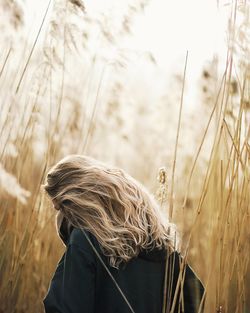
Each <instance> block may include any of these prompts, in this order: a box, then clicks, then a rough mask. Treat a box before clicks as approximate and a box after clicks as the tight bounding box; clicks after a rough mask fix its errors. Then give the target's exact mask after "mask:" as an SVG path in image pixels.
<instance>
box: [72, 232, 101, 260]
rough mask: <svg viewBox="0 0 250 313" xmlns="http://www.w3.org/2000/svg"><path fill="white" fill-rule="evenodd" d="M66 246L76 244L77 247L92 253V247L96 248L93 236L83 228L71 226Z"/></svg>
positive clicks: (92, 254)
mask: <svg viewBox="0 0 250 313" xmlns="http://www.w3.org/2000/svg"><path fill="white" fill-rule="evenodd" d="M67 245H68V246H72V245H73V246H77V247H78V249H80V250H82V251H84V252H86V253H88V254H89V255H91V256H93V257H94V256H95V255H94V248H96V240H95V238H94V236H93V235H92V234H91V232H90V231H88V230H87V229H85V228H77V227H73V229H72V231H71V233H70V237H69V240H68V244H67Z"/></svg>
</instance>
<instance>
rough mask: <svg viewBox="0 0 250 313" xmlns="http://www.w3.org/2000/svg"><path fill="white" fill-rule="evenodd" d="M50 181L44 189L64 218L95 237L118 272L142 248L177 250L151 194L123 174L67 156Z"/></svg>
mask: <svg viewBox="0 0 250 313" xmlns="http://www.w3.org/2000/svg"><path fill="white" fill-rule="evenodd" d="M46 179H47V181H46V184H45V185H44V189H45V191H46V193H47V194H48V195H49V197H50V198H51V200H53V202H54V203H56V208H57V209H59V210H60V214H62V216H63V217H64V218H65V219H66V220H67V221H68V222H69V223H70V224H71V225H72V226H75V227H80V228H81V227H82V228H84V229H86V230H88V231H90V232H91V233H92V234H93V235H94V236H95V237H96V238H97V240H98V241H99V243H100V247H101V249H102V251H103V253H104V254H105V255H106V256H107V257H108V258H109V261H110V265H111V266H113V267H117V268H118V266H119V264H120V263H121V262H123V261H124V262H127V261H128V260H130V259H131V258H132V257H135V256H137V255H138V253H139V252H140V250H141V249H154V248H159V249H161V248H170V249H174V246H175V240H176V238H175V227H174V225H173V224H171V223H169V221H168V219H167V217H166V215H165V214H164V213H163V212H162V211H161V209H160V208H159V206H158V204H157V202H156V201H155V199H154V197H153V196H152V195H151V194H150V193H149V192H148V191H147V189H146V188H145V187H144V186H143V185H142V184H140V183H139V182H138V181H137V180H135V179H134V178H133V177H131V176H130V175H129V174H127V173H126V172H125V171H124V170H122V169H120V168H117V167H111V166H109V165H107V164H104V163H102V162H100V161H98V160H96V159H94V158H91V157H89V156H85V155H69V156H67V157H65V158H63V159H62V160H60V161H59V162H58V163H57V164H55V165H54V166H53V167H52V168H51V169H50V170H49V172H48V174H47V178H46ZM61 220H62V219H61Z"/></svg>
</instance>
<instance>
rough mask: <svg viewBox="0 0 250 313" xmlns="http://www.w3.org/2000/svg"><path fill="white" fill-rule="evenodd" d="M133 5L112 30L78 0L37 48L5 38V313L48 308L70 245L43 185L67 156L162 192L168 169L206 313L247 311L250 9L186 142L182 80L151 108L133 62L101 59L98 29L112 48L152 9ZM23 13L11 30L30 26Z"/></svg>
mask: <svg viewBox="0 0 250 313" xmlns="http://www.w3.org/2000/svg"><path fill="white" fill-rule="evenodd" d="M6 3H7V2H6ZM131 3H132V2H131ZM131 3H130V4H129V5H128V6H127V7H126V8H124V11H123V16H122V17H123V18H121V24H120V25H119V27H117V28H116V29H115V31H114V30H113V29H112V24H109V23H107V16H102V17H100V19H99V20H95V19H92V18H91V17H89V16H88V15H84V12H83V8H84V7H83V4H82V2H80V1H71V2H61V1H59V2H55V3H54V6H52V4H51V3H49V5H50V6H48V7H47V8H46V11H45V12H44V15H43V18H42V20H41V24H40V26H41V27H39V28H38V30H37V33H36V34H35V36H34V38H33V41H32V42H28V43H25V44H23V41H22V40H20V41H17V42H14V41H13V40H12V38H11V37H8V35H6V36H5V37H4V40H5V41H4V43H5V45H2V44H3V42H1V45H2V47H3V48H2V49H1V51H2V54H1V56H0V86H1V87H0V94H1V97H0V99H1V100H0V101H1V116H0V121H1V127H0V133H1V141H0V147H1V150H0V155H1V161H0V162H1V163H0V186H1V190H0V196H1V211H0V278H1V279H0V291H1V292H0V312H3V313H9V312H10V313H11V312H43V307H42V302H41V300H42V298H43V297H44V296H45V293H46V291H47V288H48V283H49V280H50V278H51V274H52V273H53V271H54V269H55V267H56V264H57V261H58V259H59V257H60V255H61V253H62V251H63V247H62V245H61V243H60V242H59V240H58V238H56V235H55V225H54V214H55V213H54V211H53V209H52V207H51V204H50V203H49V202H48V200H47V199H46V198H45V196H44V194H43V193H42V190H41V188H40V186H41V183H42V182H43V180H44V175H45V172H46V170H47V169H48V167H49V166H50V165H52V164H53V163H54V162H55V161H57V160H58V159H59V158H61V157H62V156H64V155H66V154H68V153H88V154H91V155H93V156H95V157H97V158H98V157H99V158H101V159H103V160H105V159H106V160H109V161H111V160H112V161H113V162H114V163H116V164H117V165H119V166H122V167H124V168H125V169H126V170H128V171H129V172H130V173H131V174H132V175H134V176H135V177H136V178H138V179H140V180H141V181H142V182H144V183H145V184H146V185H147V186H148V187H149V188H150V189H151V190H152V191H154V192H156V190H157V188H158V186H157V183H156V176H157V172H158V168H159V167H160V166H166V167H167V171H168V173H169V175H168V178H169V186H170V188H169V190H168V201H167V202H166V201H164V202H163V204H164V205H163V209H167V210H168V211H169V214H170V217H171V218H172V219H173V220H174V221H175V222H176V223H177V225H178V226H179V229H180V230H181V232H182V234H183V236H182V250H183V253H187V255H188V259H189V262H190V263H191V265H192V266H193V267H194V269H195V270H196V272H197V273H198V274H199V276H200V277H201V279H202V280H203V282H204V284H205V287H206V302H205V312H214V313H215V312H233V313H246V312H249V311H250V302H249V299H250V288H249V286H250V271H249V269H250V265H249V259H250V240H249V239H250V230H249V200H250V199H249V190H250V188H249V152H250V146H249V132H250V131H249V109H250V106H249V103H250V95H249V90H250V65H249V51H250V49H249V42H250V40H249V5H248V4H247V3H245V4H244V3H243V4H241V6H240V7H239V6H238V4H237V2H236V3H234V5H232V14H231V19H230V20H229V25H230V28H229V32H228V43H229V48H228V55H227V62H226V64H225V70H224V73H223V74H222V75H220V73H217V71H216V61H214V62H212V64H211V66H210V67H209V68H208V69H206V71H204V72H203V84H204V86H203V96H202V97H203V98H201V99H202V100H203V105H204V111H202V112H203V113H200V112H198V113H199V114H198V115H197V116H196V117H195V119H194V120H191V123H189V124H187V125H188V127H192V124H198V126H195V127H197V128H194V130H195V131H194V132H193V133H191V134H192V137H190V136H189V137H186V134H190V133H189V132H188V131H189V130H188V129H187V126H185V125H186V124H185V123H186V115H185V112H184V108H185V75H181V76H180V77H179V78H178V79H177V81H174V83H175V87H176V90H177V95H171V96H173V98H169V97H168V98H167V101H166V97H164V96H163V97H158V98H157V97H155V98H153V97H152V98H150V97H149V100H150V101H151V100H152V99H154V100H155V99H158V103H157V104H155V106H154V107H152V105H150V101H149V102H147V100H148V95H151V94H148V93H147V92H148V91H146V89H143V88H142V87H143V86H140V85H139V83H137V84H136V83H135V81H136V78H137V77H138V76H136V78H135V80H133V77H132V76H130V75H131V72H129V71H126V70H124V68H125V67H126V66H127V65H128V64H129V63H130V62H131V60H130V58H131V55H126V53H125V52H123V51H120V52H119V54H118V55H116V56H115V59H112V60H110V59H107V55H106V54H105V53H106V52H105V53H104V55H100V54H99V55H97V54H95V49H94V48H93V38H94V37H95V36H94V35H95V33H96V32H98V34H99V38H100V41H101V43H102V47H105V49H106V50H105V51H109V49H112V48H113V47H114V45H118V44H119V38H120V37H122V36H125V35H126V33H127V32H128V31H129V29H130V27H132V21H131V17H133V16H135V15H136V14H137V13H138V11H140V10H141V9H143V8H144V6H145V3H144V2H142V1H141V2H139V1H138V2H136V5H135V4H133V5H131ZM4 8H5V9H6V8H7V7H6V6H5V7H4ZM15 9H16V7H15ZM47 9H48V11H47ZM8 10H10V12H11V9H10V8H9V7H8ZM49 12H50V16H49ZM132 13H133V14H132ZM18 16H19V15H18V14H14V17H15V18H14V19H12V18H11V19H10V23H11V25H9V27H14V28H16V27H17V29H20V27H22V19H21V16H22V15H21V14H20V18H18ZM48 16H49V18H48ZM48 19H49V20H50V22H48ZM58 20H60V21H61V23H58ZM13 21H14V22H13ZM19 22H20V23H19ZM19 24H20V25H19ZM6 34H7V33H6ZM144 58H145V60H144V62H146V64H147V66H148V67H149V68H151V67H154V60H153V59H152V57H151V56H145V57H144ZM184 63H185V62H183V68H184ZM186 65H187V67H188V58H187V62H186ZM133 66H134V64H133V65H132V67H133ZM138 66H139V65H138ZM142 66H143V64H142ZM152 71H153V70H152ZM132 73H133V74H134V72H132ZM136 75H138V74H136ZM123 77H125V79H123ZM141 79H142V77H141ZM130 80H131V82H130ZM211 86H212V87H211ZM140 88H141V89H140ZM172 90H173V89H171V90H170V91H171V92H172ZM131 94H132V95H133V97H132V96H131ZM166 102H168V103H169V106H168V107H167V108H166ZM175 108H177V110H176V109H175ZM205 113H206V114H205ZM170 116H171V118H170ZM167 118H168V120H167ZM184 122H185V123H184ZM199 123H200V124H199ZM185 140H187V141H188V142H187V145H188V146H191V147H192V149H191V154H189V155H185V153H184V152H183V151H182V148H181V147H182V145H184V143H185ZM166 141H167V151H166Z"/></svg>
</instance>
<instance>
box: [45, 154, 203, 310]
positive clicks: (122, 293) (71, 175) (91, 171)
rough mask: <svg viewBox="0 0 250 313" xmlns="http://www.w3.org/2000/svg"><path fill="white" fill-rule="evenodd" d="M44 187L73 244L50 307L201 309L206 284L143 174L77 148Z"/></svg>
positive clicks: (59, 269)
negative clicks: (138, 177) (179, 247)
mask: <svg viewBox="0 0 250 313" xmlns="http://www.w3.org/2000/svg"><path fill="white" fill-rule="evenodd" d="M44 189H45V191H46V193H47V194H48V195H49V197H50V199H51V200H52V202H53V204H54V208H55V209H56V210H58V214H57V230H58V234H59V236H60V238H61V239H62V241H63V242H64V244H65V246H66V250H65V252H64V254H63V256H62V258H61V260H60V261H59V263H58V266H57V268H56V271H55V273H54V275H53V277H52V280H51V282H50V286H49V289H48V292H47V295H46V296H45V298H44V299H43V303H44V307H45V312H46V313H113V312H116V313H125V312H126V313H128V312H136V313H147V312H150V313H160V312H164V313H165V312H170V309H171V312H174V313H177V312H185V313H195V312H198V311H199V306H202V305H200V304H201V299H202V295H203V293H204V287H203V285H202V283H201V282H200V280H199V278H198V277H197V276H196V275H195V273H194V271H193V270H192V269H191V267H190V266H185V264H184V263H185V262H183V260H184V258H182V257H181V255H180V253H179V252H177V251H176V248H175V246H176V232H175V227H174V225H173V224H171V223H169V222H168V220H167V218H166V216H165V215H163V212H162V211H161V210H160V208H159V206H158V204H157V203H156V201H155V200H154V198H153V196H152V195H151V194H150V193H149V192H148V191H147V190H146V188H145V187H144V186H143V185H141V184H140V183H139V182H138V181H136V180H135V179H134V178H132V177H131V176H130V175H128V174H127V173H126V172H125V171H123V170H122V169H119V168H115V167H110V166H108V165H106V164H104V163H102V162H100V161H97V160H95V159H94V158H91V157H87V156H83V155H69V156H67V157H65V158H63V159H62V160H61V161H59V162H58V163H57V164H56V165H55V166H53V167H52V168H51V169H50V171H49V173H48V174H47V181H46V184H45V185H44ZM165 270H166V271H165ZM201 309H202V308H201ZM199 312H202V310H200V311H199Z"/></svg>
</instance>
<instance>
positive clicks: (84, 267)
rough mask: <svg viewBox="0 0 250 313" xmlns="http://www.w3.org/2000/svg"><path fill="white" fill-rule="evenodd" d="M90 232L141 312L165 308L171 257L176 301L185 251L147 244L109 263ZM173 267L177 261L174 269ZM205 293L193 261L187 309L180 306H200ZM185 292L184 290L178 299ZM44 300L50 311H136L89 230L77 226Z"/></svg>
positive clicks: (188, 271) (192, 309)
mask: <svg viewBox="0 0 250 313" xmlns="http://www.w3.org/2000/svg"><path fill="white" fill-rule="evenodd" d="M85 234H87V236H88V238H89V239H90V240H91V242H92V243H93V245H94V247H95V248H96V249H97V251H98V252H99V254H100V255H101V258H102V260H103V261H104V262H105V264H106V266H107V268H108V269H109V271H110V272H111V274H112V275H113V277H114V279H115V280H116V282H117V283H118V285H119V287H120V288H121V290H122V292H123V293H124V295H125V296H126V298H127V300H128V301H129V303H130V305H131V306H132V308H133V310H134V312H135V313H161V312H162V302H163V286H164V271H165V261H166V257H168V259H169V260H170V262H169V264H172V265H173V266H172V269H173V273H174V275H173V281H172V284H173V285H172V286H173V288H172V294H170V295H169V292H168V296H169V297H168V298H169V299H170V300H168V304H169V303H170V302H172V300H173V297H174V290H175V287H176V284H177V279H178V274H179V271H180V270H179V269H180V267H179V257H180V254H179V253H177V252H175V253H172V254H171V255H170V256H167V253H166V252H165V250H153V251H145V250H144V251H141V252H140V254H139V255H138V257H136V258H133V259H131V260H130V261H129V262H128V263H127V264H126V265H124V266H122V267H121V268H120V269H119V270H118V269H115V268H113V267H111V266H110V265H109V263H108V259H107V257H106V256H105V255H104V254H103V253H102V251H101V249H100V246H99V243H98V241H97V239H96V238H95V237H94V236H93V235H92V234H91V233H90V232H88V231H86V230H85ZM170 272H171V267H169V269H168V274H169V273H170ZM169 277H170V275H169ZM168 291H169V290H168ZM203 293H204V287H203V285H202V283H201V282H200V280H199V278H198V277H197V276H196V275H195V273H194V271H193V270H192V268H191V267H190V266H186V271H185V280H184V288H183V295H184V307H185V310H184V311H181V310H180V311H178V306H176V309H175V310H174V312H175V313H177V312H185V313H196V312H198V307H199V303H200V300H201V297H202V295H203ZM179 296H180V292H178V297H177V300H178V299H179ZM43 303H44V307H45V312H46V313H130V312H132V311H131V310H130V308H129V306H128V304H127V303H126V302H125V300H124V298H123V297H122V296H121V294H120V292H119V290H118V289H117V286H116V285H115V284H114V282H113V280H112V279H111V277H110V276H109V274H108V273H107V271H106V270H105V268H104V266H103V264H102V263H101V262H100V260H99V259H98V257H97V256H96V254H95V252H94V250H93V247H92V246H91V244H90V243H89V242H88V240H87V238H86V237H85V235H84V233H83V232H82V231H81V230H80V229H77V228H73V230H72V232H71V235H70V237H69V240H68V241H67V247H66V251H65V252H64V254H63V256H62V257H61V259H60V261H59V263H58V265H57V268H56V271H55V273H54V275H53V277H52V280H51V282H50V286H49V289H48V292H47V295H46V296H45V298H44V299H43ZM200 312H203V311H200Z"/></svg>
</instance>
